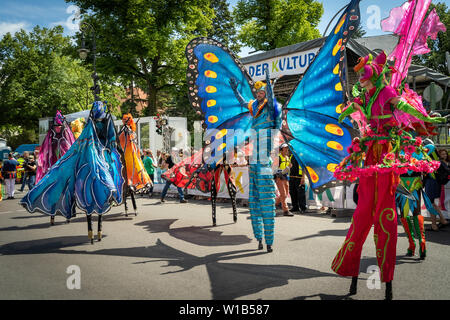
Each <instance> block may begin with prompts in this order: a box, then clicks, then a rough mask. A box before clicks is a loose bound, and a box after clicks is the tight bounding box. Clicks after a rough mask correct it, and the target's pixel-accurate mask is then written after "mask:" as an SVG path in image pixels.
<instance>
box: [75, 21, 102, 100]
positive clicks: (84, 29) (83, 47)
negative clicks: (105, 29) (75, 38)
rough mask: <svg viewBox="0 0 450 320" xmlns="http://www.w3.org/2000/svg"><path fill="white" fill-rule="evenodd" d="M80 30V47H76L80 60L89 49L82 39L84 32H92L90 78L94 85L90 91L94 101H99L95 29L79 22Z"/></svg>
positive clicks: (86, 55)
mask: <svg viewBox="0 0 450 320" xmlns="http://www.w3.org/2000/svg"><path fill="white" fill-rule="evenodd" d="M80 31H81V48H80V49H78V54H79V55H80V58H81V59H82V60H86V58H87V57H88V55H89V52H90V50H89V49H88V48H86V45H85V41H84V34H85V33H86V34H87V33H88V32H89V31H91V32H92V55H93V56H94V63H93V65H94V73H93V74H92V79H93V80H94V85H93V86H92V87H91V88H90V89H91V91H92V94H93V95H94V99H95V101H99V100H100V98H99V97H98V94H100V91H101V90H100V85H99V84H98V83H97V81H98V75H97V69H96V65H95V59H96V53H97V52H96V43H95V29H94V27H92V26H91V25H90V24H89V23H87V22H84V21H83V22H81V23H80Z"/></svg>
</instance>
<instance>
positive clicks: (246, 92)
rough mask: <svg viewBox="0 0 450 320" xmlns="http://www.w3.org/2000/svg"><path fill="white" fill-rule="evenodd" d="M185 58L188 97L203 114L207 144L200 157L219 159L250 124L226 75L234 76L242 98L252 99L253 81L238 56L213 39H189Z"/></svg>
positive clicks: (238, 142) (242, 138)
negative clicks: (186, 62) (203, 154)
mask: <svg viewBox="0 0 450 320" xmlns="http://www.w3.org/2000/svg"><path fill="white" fill-rule="evenodd" d="M186 58H187V60H188V68H187V73H186V75H187V84H188V88H189V100H190V103H191V106H192V107H193V108H194V109H195V110H196V111H197V113H198V114H202V115H203V116H204V124H205V126H206V139H205V140H206V144H207V145H208V146H206V147H205V156H204V158H205V160H207V158H210V159H213V158H214V159H216V160H219V161H220V159H222V155H223V154H224V153H225V152H226V151H227V144H228V145H229V146H230V145H232V144H233V145H241V144H242V143H244V141H245V139H246V138H247V137H248V136H249V133H248V131H249V130H250V128H251V119H252V117H251V115H250V113H249V111H248V109H247V108H246V107H244V106H242V105H241V104H240V103H239V101H238V100H237V98H236V96H235V95H234V93H233V90H232V89H231V87H230V79H231V78H234V79H236V80H237V82H238V88H237V89H238V91H239V92H240V93H241V95H242V97H243V98H244V100H245V101H250V100H253V99H254V96H255V94H254V92H253V91H252V90H254V89H252V88H253V82H252V79H251V77H250V75H249V74H248V72H247V70H246V69H245V67H244V66H243V65H242V64H241V62H240V61H239V59H238V58H237V57H236V56H235V55H234V54H233V53H232V52H231V51H230V50H229V49H228V48H227V47H225V46H224V45H222V44H221V43H219V42H217V41H215V40H213V39H210V38H204V37H201V38H196V39H193V40H192V41H191V42H190V43H189V44H188V45H187V47H186ZM232 130H234V131H232ZM233 132H234V133H233ZM225 139H226V141H225ZM230 139H233V140H234V142H233V143H231V141H230ZM215 162H217V161H212V163H215Z"/></svg>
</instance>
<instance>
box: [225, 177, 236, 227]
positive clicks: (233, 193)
mask: <svg viewBox="0 0 450 320" xmlns="http://www.w3.org/2000/svg"><path fill="white" fill-rule="evenodd" d="M227 188H228V194H229V195H230V199H231V206H232V207H233V221H234V222H236V221H237V210H236V186H235V185H234V184H233V182H232V181H231V179H228V183H227Z"/></svg>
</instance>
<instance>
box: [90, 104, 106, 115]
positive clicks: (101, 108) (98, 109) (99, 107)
mask: <svg viewBox="0 0 450 320" xmlns="http://www.w3.org/2000/svg"><path fill="white" fill-rule="evenodd" d="M106 111H107V107H106V103H103V102H101V101H95V102H94V103H93V104H92V115H93V117H94V119H102V118H104V117H105V116H106Z"/></svg>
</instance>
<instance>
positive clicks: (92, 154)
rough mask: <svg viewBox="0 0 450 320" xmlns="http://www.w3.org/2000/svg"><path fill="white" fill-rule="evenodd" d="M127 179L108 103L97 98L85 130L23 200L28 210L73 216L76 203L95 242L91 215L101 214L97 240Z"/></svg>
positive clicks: (118, 201)
mask: <svg viewBox="0 0 450 320" xmlns="http://www.w3.org/2000/svg"><path fill="white" fill-rule="evenodd" d="M124 182H125V181H124V179H123V176H122V163H121V161H120V154H119V151H118V150H117V132H116V130H115V126H114V122H113V119H112V116H111V113H110V112H109V110H107V106H106V104H104V103H103V102H101V101H95V102H94V103H93V105H92V109H91V112H90V115H89V118H88V121H87V124H86V127H85V128H84V130H83V132H82V133H81V135H80V137H79V138H78V139H77V140H76V141H75V142H74V143H73V144H72V146H71V147H70V149H69V150H68V151H67V152H66V153H65V154H64V156H62V157H61V158H60V159H59V160H58V161H57V162H56V163H55V164H54V165H53V166H52V167H51V168H50V170H49V171H48V172H47V174H46V175H45V176H44V177H43V178H42V179H41V180H40V181H39V182H38V183H37V184H36V185H35V186H34V188H33V189H31V190H30V191H29V192H28V193H27V194H26V195H25V197H24V198H23V199H22V200H21V201H20V204H22V205H23V206H24V207H25V208H26V209H27V211H29V212H31V213H33V212H35V211H39V212H42V213H45V214H48V215H55V214H56V213H57V212H59V213H61V214H62V215H63V216H65V217H66V218H67V219H70V218H71V217H72V214H73V213H74V212H75V207H76V206H77V207H78V208H79V209H80V210H82V211H84V212H85V213H86V216H87V222H88V237H89V239H90V241H91V243H93V241H94V236H93V230H92V214H93V213H97V214H98V232H97V239H98V241H100V240H101V239H102V228H101V223H102V215H103V214H104V213H106V212H108V211H109V209H110V208H111V206H112V205H113V204H114V203H116V204H121V203H122V190H123V184H124Z"/></svg>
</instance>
